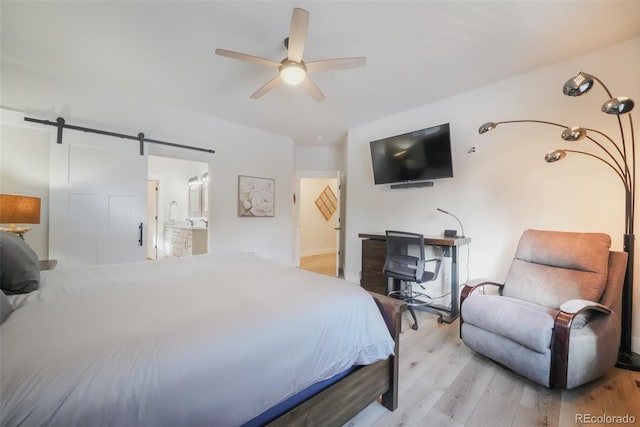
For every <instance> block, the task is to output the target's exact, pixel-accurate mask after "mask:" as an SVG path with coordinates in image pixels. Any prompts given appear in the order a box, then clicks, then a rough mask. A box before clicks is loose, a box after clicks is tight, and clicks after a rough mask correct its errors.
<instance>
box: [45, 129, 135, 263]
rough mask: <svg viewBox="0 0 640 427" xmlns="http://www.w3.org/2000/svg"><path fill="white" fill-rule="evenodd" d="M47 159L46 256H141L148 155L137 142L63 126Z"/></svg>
mask: <svg viewBox="0 0 640 427" xmlns="http://www.w3.org/2000/svg"><path fill="white" fill-rule="evenodd" d="M54 133H55V132H54ZM145 150H146V147H145ZM50 158H51V165H50V194H49V197H50V214H49V221H50V222H49V227H50V228H49V230H50V233H49V256H50V257H51V258H52V259H57V260H58V266H60V267H62V266H72V265H91V264H111V263H122V262H130V261H140V260H144V259H145V248H144V245H143V243H144V241H145V239H144V236H143V235H142V233H143V229H141V226H142V225H143V224H144V223H145V221H146V186H147V156H146V155H145V156H141V155H140V147H139V144H138V143H137V142H135V141H131V140H124V139H119V138H114V137H110V136H104V135H97V134H91V133H85V132H81V131H75V130H69V129H65V130H64V133H63V142H62V144H56V143H55V142H54V143H53V144H52V147H51V157H50ZM144 233H145V234H146V230H144Z"/></svg>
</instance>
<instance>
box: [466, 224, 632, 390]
mask: <svg viewBox="0 0 640 427" xmlns="http://www.w3.org/2000/svg"><path fill="white" fill-rule="evenodd" d="M610 245H611V238H610V237H609V236H608V235H607V234H602V233H570V232H559V231H540V230H527V231H525V232H524V233H523V235H522V237H521V239H520V242H519V244H518V249H517V251H516V255H515V257H514V259H513V262H512V264H511V267H510V269H509V272H508V274H507V277H506V279H505V281H504V283H497V282H490V281H480V282H477V283H470V284H468V285H467V286H465V287H464V288H463V290H462V294H461V298H460V310H461V317H460V336H461V338H462V340H463V341H464V343H465V345H467V346H468V347H470V348H471V349H473V350H475V351H476V352H478V353H481V354H483V355H484V356H486V357H488V358H490V359H492V360H494V361H495V362H498V363H499V364H501V365H503V366H505V367H507V368H508V369H510V370H512V371H514V372H516V373H518V374H519V375H522V376H524V377H526V378H528V379H530V380H532V381H535V382H536V383H538V384H542V385H544V386H546V387H554V386H555V387H562V388H567V389H570V388H573V387H577V386H579V385H581V384H584V383H587V382H589V381H592V380H595V379H596V378H598V377H600V376H602V375H604V374H605V373H606V372H607V371H608V370H609V369H610V368H611V367H613V366H614V365H615V363H616V360H617V355H618V347H619V344H620V318H619V316H620V309H621V298H622V285H623V281H624V275H625V270H626V264H627V254H626V253H624V252H615V251H610V250H609V247H610ZM486 285H493V286H497V288H498V293H497V294H484V293H481V292H478V289H480V288H482V287H484V286H486Z"/></svg>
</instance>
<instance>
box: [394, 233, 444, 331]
mask: <svg viewBox="0 0 640 427" xmlns="http://www.w3.org/2000/svg"><path fill="white" fill-rule="evenodd" d="M386 235H387V258H386V261H385V263H384V269H383V271H384V275H385V276H386V277H387V279H388V278H393V279H398V280H400V281H401V283H400V289H399V290H392V291H391V292H389V293H388V295H389V296H392V297H395V298H399V299H402V300H403V301H405V302H406V303H407V307H408V308H409V312H410V313H411V317H413V322H414V323H413V326H412V328H413V329H414V330H417V329H418V319H416V313H415V311H414V309H413V307H416V306H420V305H423V306H426V305H429V304H430V303H429V302H423V301H420V300H417V299H416V298H417V297H420V296H423V297H426V298H430V297H429V296H428V295H427V294H422V293H420V292H417V291H414V290H413V286H412V284H413V283H417V284H418V285H420V287H421V288H422V289H425V287H424V286H422V283H424V282H429V281H432V280H436V279H437V278H438V272H439V271H440V264H441V262H442V260H440V259H438V258H434V259H425V255H424V252H425V251H424V236H423V235H422V234H416V233H405V232H403V231H387V232H386ZM409 248H417V249H418V254H417V255H410V250H409ZM413 250H415V249H413ZM428 263H434V267H433V270H431V271H429V270H425V267H426V265H427V264H428ZM403 284H404V286H403Z"/></svg>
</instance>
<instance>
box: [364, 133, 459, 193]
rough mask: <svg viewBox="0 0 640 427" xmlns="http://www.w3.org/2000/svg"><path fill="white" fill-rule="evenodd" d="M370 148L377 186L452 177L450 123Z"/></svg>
mask: <svg viewBox="0 0 640 427" xmlns="http://www.w3.org/2000/svg"><path fill="white" fill-rule="evenodd" d="M369 144H370V146H371V160H372V163H373V178H374V182H375V183H376V184H392V183H398V182H411V181H425V180H430V179H437V178H451V177H453V165H452V162H451V137H450V135H449V123H445V124H442V125H439V126H432V127H428V128H425V129H420V130H416V131H413V132H408V133H405V134H402V135H396V136H392V137H389V138H384V139H379V140H377V141H371V142H370V143H369Z"/></svg>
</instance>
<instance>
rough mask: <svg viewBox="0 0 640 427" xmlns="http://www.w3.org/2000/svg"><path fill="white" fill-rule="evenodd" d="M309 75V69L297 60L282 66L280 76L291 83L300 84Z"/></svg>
mask: <svg viewBox="0 0 640 427" xmlns="http://www.w3.org/2000/svg"><path fill="white" fill-rule="evenodd" d="M306 77H307V70H306V69H305V67H304V65H302V64H298V63H296V62H289V63H286V64H283V65H282V67H280V78H281V79H282V81H283V82H285V83H287V84H290V85H294V86H295V85H298V84H300V83H302V81H303V80H304V79H305V78H306Z"/></svg>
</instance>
